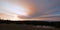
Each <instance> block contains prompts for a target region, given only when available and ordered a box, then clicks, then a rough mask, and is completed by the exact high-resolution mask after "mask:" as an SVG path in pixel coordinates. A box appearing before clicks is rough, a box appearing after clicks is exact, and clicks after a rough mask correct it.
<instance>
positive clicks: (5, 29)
mask: <svg viewBox="0 0 60 30" xmlns="http://www.w3.org/2000/svg"><path fill="white" fill-rule="evenodd" d="M59 24H60V22H47V21H2V20H0V30H60V25H59Z"/></svg>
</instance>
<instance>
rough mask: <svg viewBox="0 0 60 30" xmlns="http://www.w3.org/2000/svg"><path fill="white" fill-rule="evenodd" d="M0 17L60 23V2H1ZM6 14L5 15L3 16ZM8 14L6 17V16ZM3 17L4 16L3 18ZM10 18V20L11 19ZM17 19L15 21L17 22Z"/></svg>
mask: <svg viewBox="0 0 60 30" xmlns="http://www.w3.org/2000/svg"><path fill="white" fill-rule="evenodd" d="M0 1H1V2H0V6H1V7H0V14H1V15H0V16H1V17H3V16H7V17H8V16H11V17H12V16H14V18H15V17H16V18H17V17H18V18H19V20H20V19H21V18H22V19H28V20H31V19H32V20H44V21H45V20H48V21H60V0H0ZM3 14H4V15H3ZM5 14H6V15H5ZM2 15H3V16H2ZM11 17H10V18H11ZM16 18H15V19H14V20H16Z"/></svg>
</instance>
